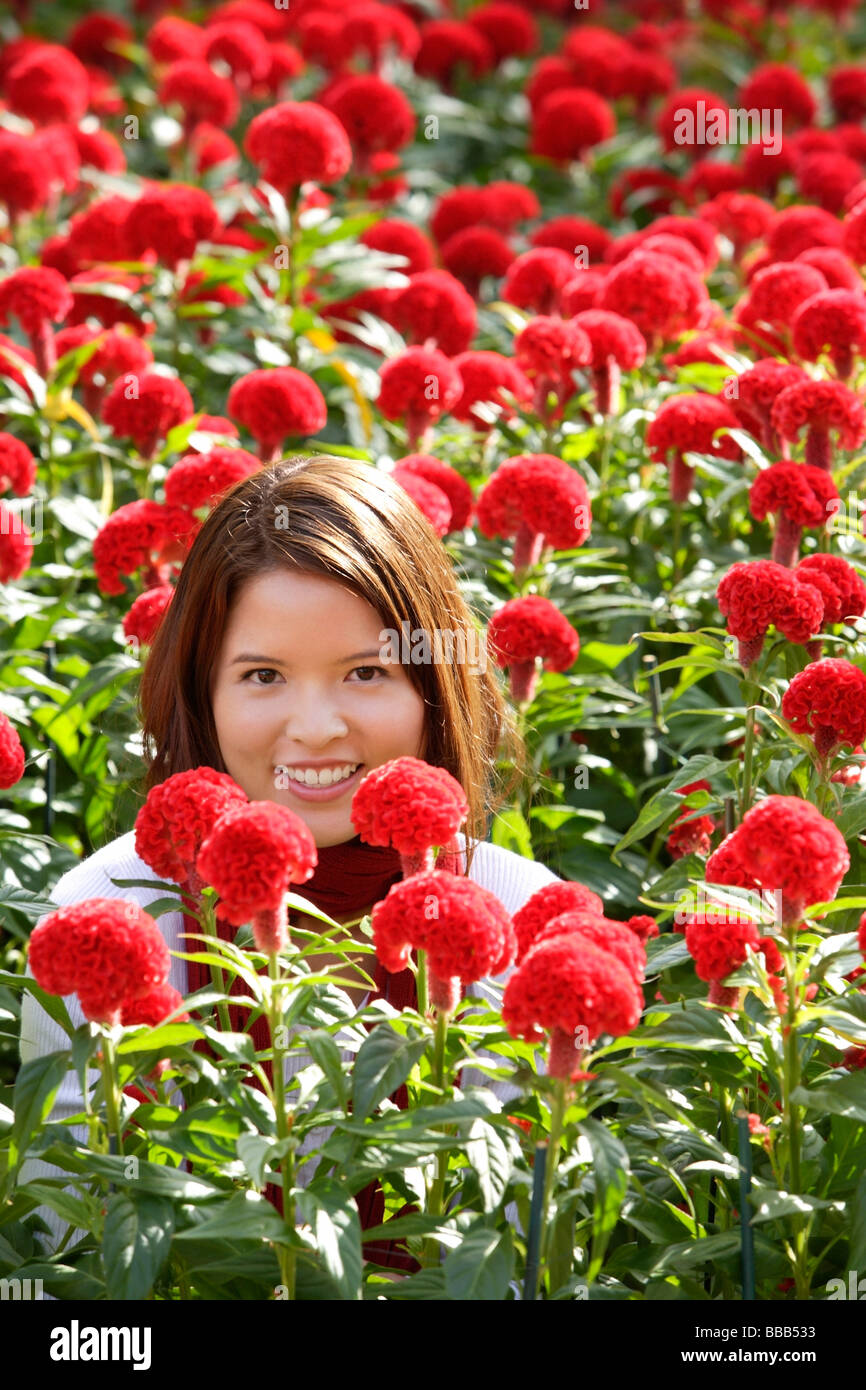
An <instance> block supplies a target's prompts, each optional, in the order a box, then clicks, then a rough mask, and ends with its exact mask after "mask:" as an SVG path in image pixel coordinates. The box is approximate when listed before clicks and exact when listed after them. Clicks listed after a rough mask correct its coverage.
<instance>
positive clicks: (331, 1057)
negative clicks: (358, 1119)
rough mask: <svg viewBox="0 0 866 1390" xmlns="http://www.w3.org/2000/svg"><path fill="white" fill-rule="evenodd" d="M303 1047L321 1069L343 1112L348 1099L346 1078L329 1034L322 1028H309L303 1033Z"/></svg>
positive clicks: (337, 1049) (335, 1046) (338, 1051)
mask: <svg viewBox="0 0 866 1390" xmlns="http://www.w3.org/2000/svg"><path fill="white" fill-rule="evenodd" d="M304 1046H305V1047H306V1048H307V1050H308V1052H309V1053H310V1056H311V1057H312V1059H313V1061H314V1062H315V1063H316V1065H317V1066H319V1067H321V1068H322V1071H323V1072H324V1073H325V1076H326V1077H327V1079H328V1081H330V1083H331V1085H332V1086H333V1088H334V1093H335V1095H336V1097H337V1102H338V1104H339V1105H340V1106H341V1107H342V1109H343V1110H345V1108H346V1101H347V1099H348V1093H347V1090H346V1077H345V1075H344V1073H343V1059H342V1057H341V1055H340V1049H339V1048H338V1047H337V1044H336V1043H335V1042H334V1039H333V1038H332V1037H331V1035H330V1033H326V1032H325V1030H324V1028H311V1029H310V1030H309V1031H308V1032H305V1033H304Z"/></svg>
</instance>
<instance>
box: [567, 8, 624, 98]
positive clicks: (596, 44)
mask: <svg viewBox="0 0 866 1390" xmlns="http://www.w3.org/2000/svg"><path fill="white" fill-rule="evenodd" d="M631 52H632V49H631V45H630V44H629V43H628V42H627V41H626V40H625V39H624V38H623V37H622V36H621V35H620V34H615V33H614V32H613V31H612V30H610V29H605V28H602V27H601V25H596V24H581V26H580V28H579V29H577V30H575V31H574V32H572V33H569V34H567V35H566V38H565V42H564V43H563V46H562V53H563V57H564V58H566V59H567V60H568V61H569V62H570V63H571V64H572V66H573V68H574V70H575V71H576V72H577V73H578V74H579V80H580V81H581V82H582V83H583V84H584V85H585V86H586V87H590V88H591V89H592V90H593V91H594V92H600V93H601V95H602V96H605V97H618V96H621V95H622V92H623V75H624V72H625V69H626V65H627V63H628V60H629V57H630V56H631Z"/></svg>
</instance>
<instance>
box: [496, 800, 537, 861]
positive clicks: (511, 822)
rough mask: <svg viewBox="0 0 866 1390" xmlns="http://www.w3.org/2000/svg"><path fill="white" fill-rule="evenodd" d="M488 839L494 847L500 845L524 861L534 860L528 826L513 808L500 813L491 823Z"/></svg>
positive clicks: (519, 812) (522, 816)
mask: <svg viewBox="0 0 866 1390" xmlns="http://www.w3.org/2000/svg"><path fill="white" fill-rule="evenodd" d="M490 838H491V841H492V843H493V844H494V845H501V846H502V848H503V849H508V850H511V852H512V853H513V854H519V855H522V857H523V858H524V859H534V858H535V851H534V850H533V848H532V835H531V834H530V830H529V826H528V824H527V822H526V819H525V817H524V815H523V813H522V812H521V811H518V810H517V809H516V808H514V807H512V808H511V809H508V810H503V811H500V813H499V815H498V816H497V817H496V819H495V820H494V822H493V828H492V831H491V837H490Z"/></svg>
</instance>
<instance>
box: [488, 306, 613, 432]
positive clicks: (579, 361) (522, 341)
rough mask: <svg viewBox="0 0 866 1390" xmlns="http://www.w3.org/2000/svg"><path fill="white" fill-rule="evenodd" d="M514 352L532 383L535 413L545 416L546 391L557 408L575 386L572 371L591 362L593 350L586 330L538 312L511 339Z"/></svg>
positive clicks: (559, 407)
mask: <svg viewBox="0 0 866 1390" xmlns="http://www.w3.org/2000/svg"><path fill="white" fill-rule="evenodd" d="M635 331H636V330H635ZM514 354H515V357H516V360H517V364H518V366H519V367H521V368H522V370H523V371H524V372H525V373H526V375H527V376H528V377H529V378H530V379H531V380H532V381H533V383H534V385H535V409H536V411H537V413H538V414H540V415H542V416H546V415H547V414H548V401H547V398H548V395H549V394H550V392H551V391H553V392H554V393H555V394H556V397H557V401H558V409H559V410H560V411H561V410H562V408H563V406H564V405H565V402H566V401H567V400H570V398H571V397H572V396H573V395H574V393H575V391H576V390H577V387H576V386H575V382H574V377H573V375H572V373H573V372H574V371H575V370H576V369H577V368H579V367H585V366H588V365H590V364H591V362H592V357H593V350H592V342H591V340H590V337H589V334H587V333H585V332H584V331H583V329H582V328H580V327H578V325H577V324H576V323H575V321H574V320H573V319H572V320H569V319H560V318H549V317H547V316H546V315H544V314H538V315H536V317H535V318H534V319H530V321H529V323H528V324H527V325H526V327H525V328H522V329H521V330H520V332H519V333H518V335H517V337H516V338H515V339H514ZM554 413H557V412H556V411H554Z"/></svg>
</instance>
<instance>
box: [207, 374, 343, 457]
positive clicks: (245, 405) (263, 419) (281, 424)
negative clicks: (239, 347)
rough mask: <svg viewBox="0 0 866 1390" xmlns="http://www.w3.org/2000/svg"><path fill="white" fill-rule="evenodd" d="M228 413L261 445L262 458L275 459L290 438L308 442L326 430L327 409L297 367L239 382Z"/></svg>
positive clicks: (310, 382)
mask: <svg viewBox="0 0 866 1390" xmlns="http://www.w3.org/2000/svg"><path fill="white" fill-rule="evenodd" d="M227 409H228V413H229V416H230V417H231V419H232V420H237V422H238V424H240V425H243V426H244V428H245V429H247V430H248V431H249V432H250V434H251V435H252V436H253V438H254V439H255V440H256V441H257V442H258V445H259V456H260V457H261V458H262V459H264V460H265V461H266V462H267V461H270V460H272V459H275V458H277V457H278V456H279V453H280V451H281V449H282V447H283V444H284V442H285V440H286V439H287V438H288V437H289V436H292V437H296V438H299V439H305V438H307V437H308V436H309V435H312V434H318V433H319V430H322V429H324V428H325V424H326V423H327V419H328V408H327V406H326V405H325V398H324V396H323V395H322V393H321V391H320V390H319V388H318V386H317V385H316V383H315V382H314V381H313V379H312V377H309V376H306V375H305V373H304V372H299V371H297V370H296V368H294V367H262V368H260V369H259V370H258V371H254V372H249V373H248V374H247V376H243V377H241V378H240V380H239V381H236V382H235V383H234V385H233V386H232V388H231V390H230V391H229V399H228V406H227Z"/></svg>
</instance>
